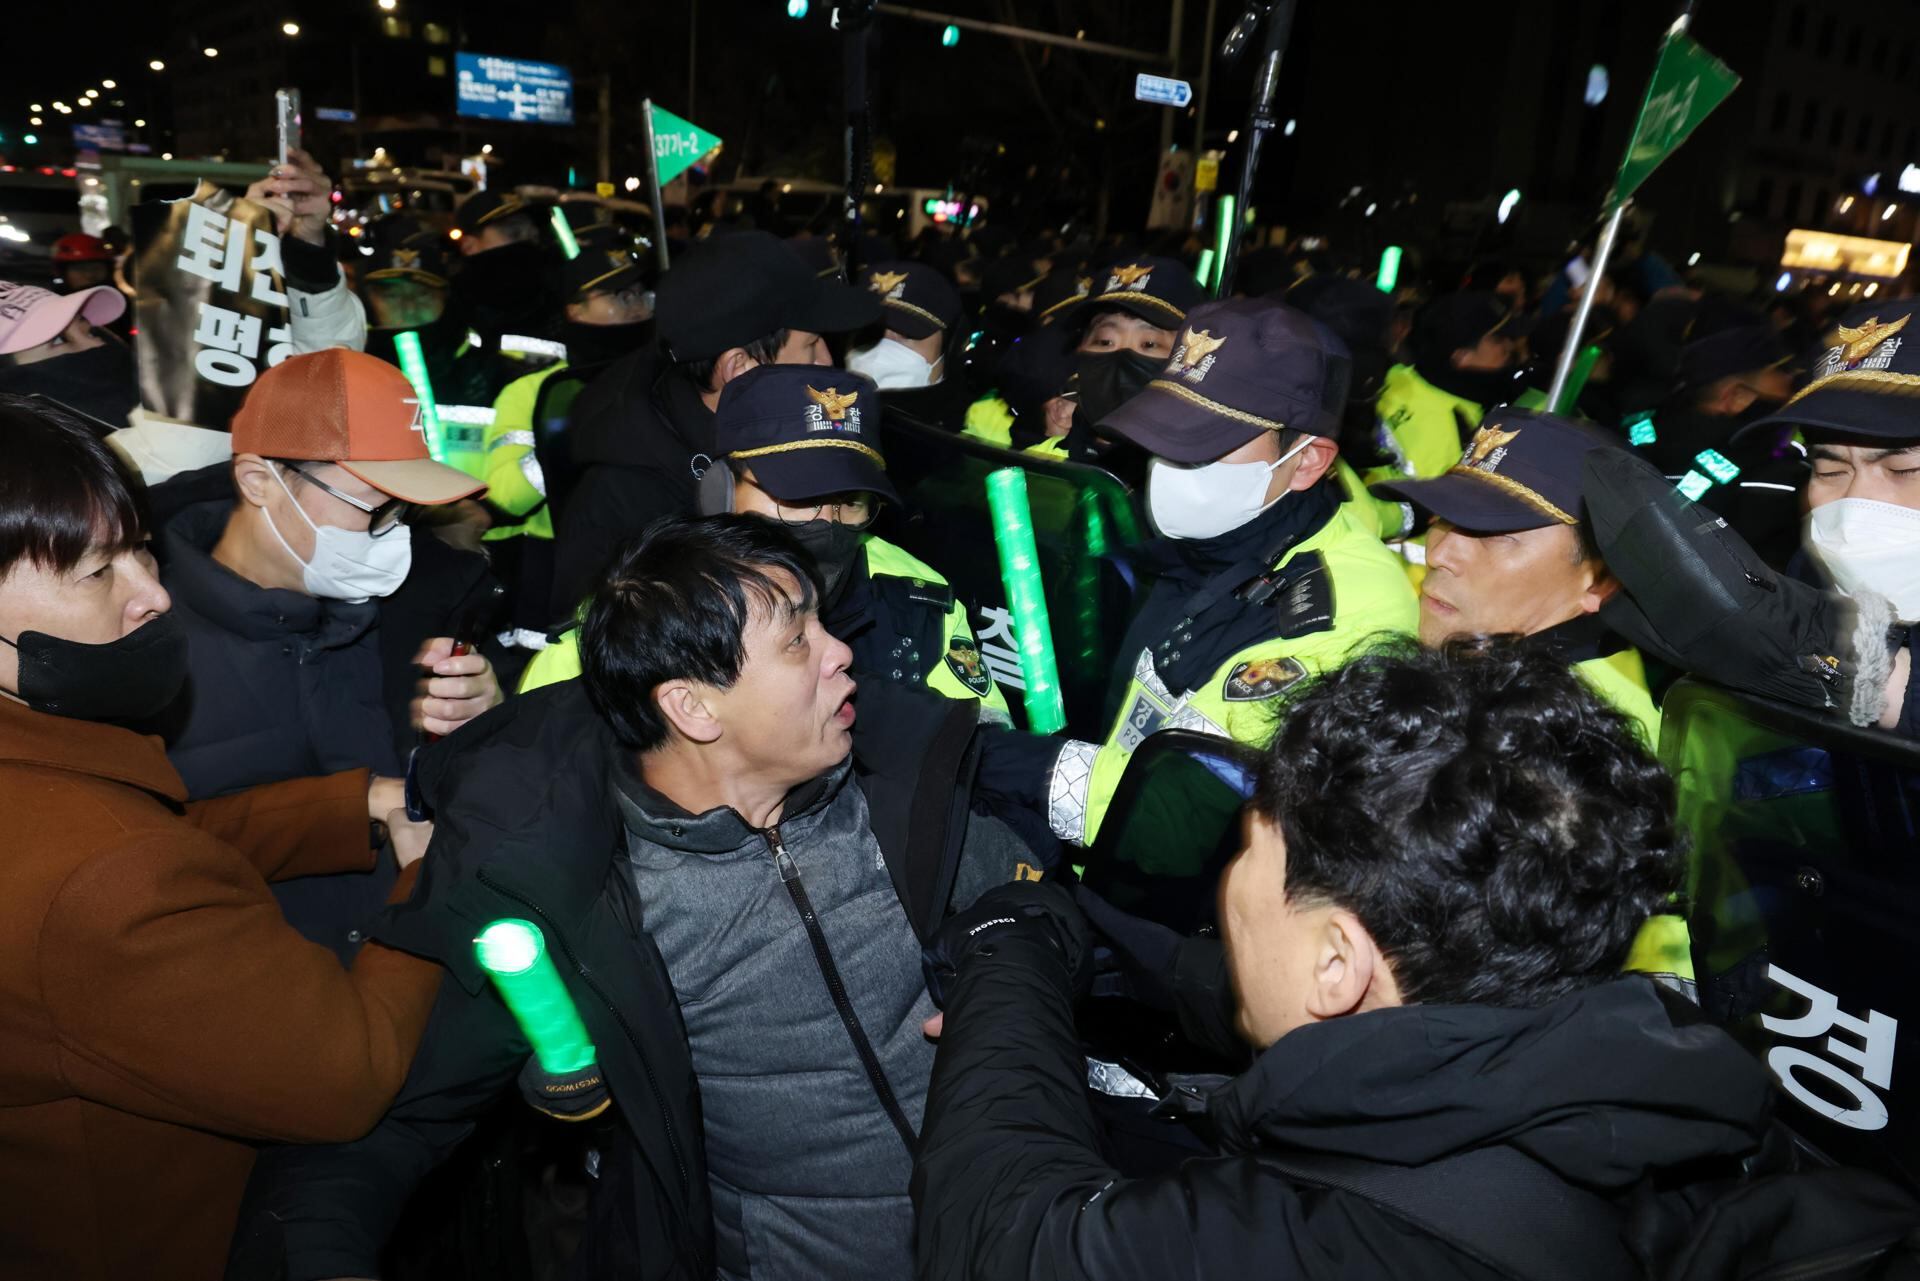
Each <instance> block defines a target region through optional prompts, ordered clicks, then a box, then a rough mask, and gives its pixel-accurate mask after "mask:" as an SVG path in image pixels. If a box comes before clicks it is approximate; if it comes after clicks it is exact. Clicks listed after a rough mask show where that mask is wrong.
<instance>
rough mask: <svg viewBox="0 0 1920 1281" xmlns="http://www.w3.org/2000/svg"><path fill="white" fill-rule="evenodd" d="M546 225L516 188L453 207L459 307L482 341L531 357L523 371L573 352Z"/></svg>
mask: <svg viewBox="0 0 1920 1281" xmlns="http://www.w3.org/2000/svg"><path fill="white" fill-rule="evenodd" d="M540 224H541V217H540V214H539V212H538V211H537V210H536V209H535V208H534V207H533V206H532V205H529V204H528V203H526V202H525V201H523V200H522V199H520V197H519V196H517V195H515V194H513V193H512V192H498V191H479V192H475V193H474V194H473V195H471V196H468V197H467V198H466V200H464V201H462V202H461V205H460V208H459V209H457V210H456V211H455V212H454V231H455V232H456V233H458V234H457V235H456V236H455V242H456V243H457V244H458V245H459V246H460V253H461V263H460V270H459V273H458V274H457V275H455V276H454V278H453V307H454V311H455V313H456V315H457V316H458V318H459V320H460V323H462V324H464V325H466V326H468V327H469V328H470V329H472V330H473V332H474V333H476V334H477V335H479V344H478V345H479V346H482V347H484V348H485V349H486V350H488V351H493V352H500V353H502V354H504V355H507V356H509V357H513V358H517V359H519V360H522V361H524V362H526V364H525V365H524V368H523V372H531V371H532V369H533V368H534V367H535V366H537V365H540V364H549V363H552V362H553V361H555V360H558V359H560V358H561V357H562V356H564V355H565V354H566V352H565V349H564V348H563V347H562V346H561V344H560V333H559V330H560V298H559V289H558V284H557V281H556V273H555V267H556V259H555V255H554V252H553V250H552V249H551V248H550V247H549V246H548V244H547V243H546V241H545V239H544V237H543V235H542V233H541V225H540Z"/></svg>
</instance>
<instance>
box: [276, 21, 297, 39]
mask: <svg viewBox="0 0 1920 1281" xmlns="http://www.w3.org/2000/svg"><path fill="white" fill-rule="evenodd" d="M280 30H281V31H282V32H283V33H284V34H286V35H290V36H297V35H299V34H300V24H299V23H297V22H283V23H281V24H280Z"/></svg>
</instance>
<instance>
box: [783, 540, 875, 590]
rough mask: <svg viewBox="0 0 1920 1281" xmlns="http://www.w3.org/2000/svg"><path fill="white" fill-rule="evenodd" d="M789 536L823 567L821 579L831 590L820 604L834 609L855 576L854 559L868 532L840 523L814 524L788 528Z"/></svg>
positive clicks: (827, 588) (821, 568)
mask: <svg viewBox="0 0 1920 1281" xmlns="http://www.w3.org/2000/svg"><path fill="white" fill-rule="evenodd" d="M787 532H788V533H790V534H792V535H793V536H794V537H795V538H797V539H799V540H800V545H801V546H802V547H804V548H806V549H807V551H808V552H810V553H812V555H813V559H814V560H815V561H816V562H817V563H818V564H819V566H820V577H821V578H822V579H823V580H825V583H826V590H827V594H826V599H824V600H823V601H821V602H820V603H821V604H822V605H831V604H832V603H833V602H835V601H837V600H839V599H840V593H841V592H842V591H843V590H844V589H845V588H846V585H847V578H848V576H849V575H851V574H852V573H853V559H854V557H856V556H858V555H859V554H860V548H861V544H862V542H863V540H864V539H865V537H866V531H865V530H860V529H855V528H854V527H853V526H852V525H843V524H841V523H840V522H839V521H837V520H810V521H807V522H806V523H805V524H802V525H789V526H787Z"/></svg>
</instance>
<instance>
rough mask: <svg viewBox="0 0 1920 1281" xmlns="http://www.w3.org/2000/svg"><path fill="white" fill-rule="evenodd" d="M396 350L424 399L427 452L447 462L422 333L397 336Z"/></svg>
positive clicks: (422, 411) (416, 392)
mask: <svg viewBox="0 0 1920 1281" xmlns="http://www.w3.org/2000/svg"><path fill="white" fill-rule="evenodd" d="M393 349H394V350H395V351H397V352H399V353H400V372H401V373H403V374H405V375H406V376H407V381H408V382H410V383H412V384H413V394H414V395H416V396H418V397H419V398H420V421H421V423H422V425H423V426H424V428H425V430H426V434H427V453H428V454H429V455H431V456H432V458H433V461H434V462H436V463H443V462H445V461H446V446H445V445H444V444H443V443H442V442H441V436H440V407H439V406H438V405H437V404H435V403H434V400H433V380H432V379H430V378H428V377H427V358H426V356H425V355H423V354H422V353H421V351H420V335H419V334H417V333H414V332H413V331H412V330H408V331H407V332H406V333H402V334H395V335H394V336H393Z"/></svg>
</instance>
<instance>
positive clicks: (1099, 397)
mask: <svg viewBox="0 0 1920 1281" xmlns="http://www.w3.org/2000/svg"><path fill="white" fill-rule="evenodd" d="M1074 365H1075V367H1076V368H1077V369H1078V370H1079V372H1080V410H1081V412H1082V413H1084V414H1085V415H1086V416H1087V421H1088V422H1090V423H1095V424H1097V423H1099V421H1100V420H1101V419H1102V418H1105V417H1106V416H1107V415H1108V414H1110V413H1112V412H1113V411H1114V410H1116V409H1118V408H1120V406H1122V405H1124V404H1126V403H1127V402H1128V401H1129V400H1132V399H1133V398H1134V397H1135V396H1138V395H1139V394H1140V393H1141V392H1143V391H1145V390H1146V388H1147V384H1148V383H1150V382H1152V381H1153V379H1154V376H1155V375H1156V374H1158V373H1159V372H1160V371H1161V370H1162V369H1165V368H1166V367H1167V361H1166V358H1165V357H1164V356H1144V355H1142V354H1140V353H1139V352H1137V351H1086V352H1081V353H1080V355H1078V356H1077V357H1075V358H1074Z"/></svg>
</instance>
